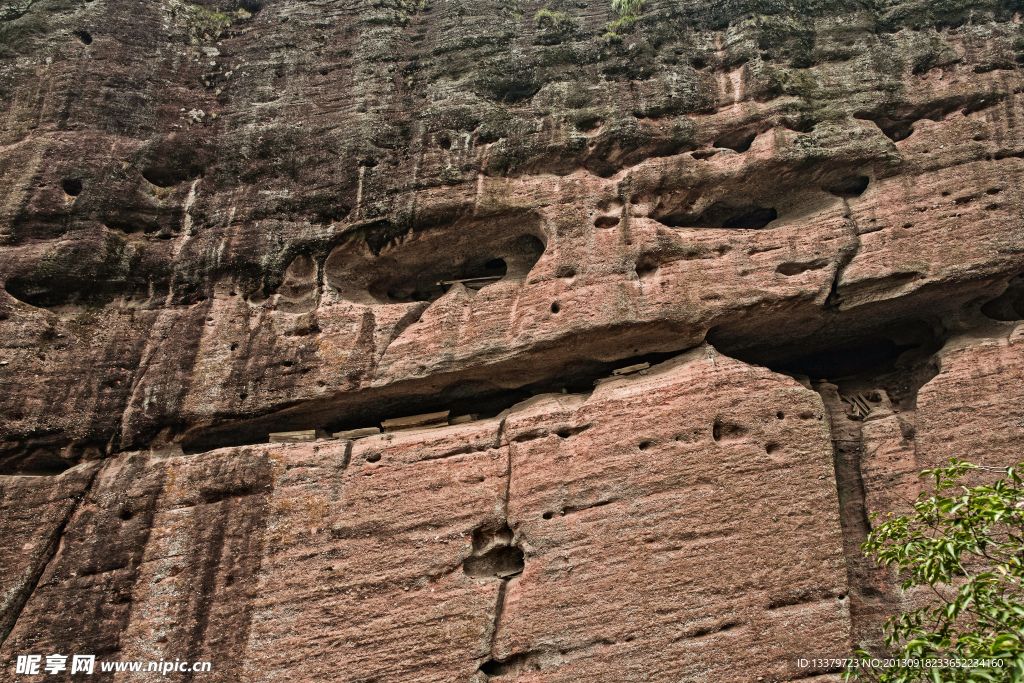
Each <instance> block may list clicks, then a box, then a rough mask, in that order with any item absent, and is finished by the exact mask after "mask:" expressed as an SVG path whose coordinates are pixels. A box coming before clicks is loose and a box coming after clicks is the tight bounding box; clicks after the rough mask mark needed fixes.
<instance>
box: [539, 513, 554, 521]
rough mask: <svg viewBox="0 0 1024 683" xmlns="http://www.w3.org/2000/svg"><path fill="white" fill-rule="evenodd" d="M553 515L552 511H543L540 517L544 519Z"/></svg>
mask: <svg viewBox="0 0 1024 683" xmlns="http://www.w3.org/2000/svg"><path fill="white" fill-rule="evenodd" d="M554 516H555V513H554V512H545V513H544V514H543V515H541V517H543V518H544V519H551V518H552V517H554Z"/></svg>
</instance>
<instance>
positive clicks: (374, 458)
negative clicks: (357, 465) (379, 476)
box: [366, 451, 380, 462]
mask: <svg viewBox="0 0 1024 683" xmlns="http://www.w3.org/2000/svg"><path fill="white" fill-rule="evenodd" d="M379 461H380V453H379V452H378V451H371V452H369V453H367V454H366V462H379Z"/></svg>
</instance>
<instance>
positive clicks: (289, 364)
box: [281, 360, 294, 368]
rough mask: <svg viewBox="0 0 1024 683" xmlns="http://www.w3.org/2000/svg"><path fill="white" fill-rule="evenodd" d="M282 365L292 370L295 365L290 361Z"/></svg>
mask: <svg viewBox="0 0 1024 683" xmlns="http://www.w3.org/2000/svg"><path fill="white" fill-rule="evenodd" d="M281 365H283V366H285V367H286V368H290V367H291V366H292V365H294V363H292V362H291V361H290V360H286V361H285V362H283V363H281Z"/></svg>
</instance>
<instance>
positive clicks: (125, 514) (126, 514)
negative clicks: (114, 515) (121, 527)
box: [118, 508, 132, 521]
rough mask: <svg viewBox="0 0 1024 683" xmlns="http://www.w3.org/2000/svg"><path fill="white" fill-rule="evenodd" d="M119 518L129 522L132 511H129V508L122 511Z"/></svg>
mask: <svg viewBox="0 0 1024 683" xmlns="http://www.w3.org/2000/svg"><path fill="white" fill-rule="evenodd" d="M118 517H120V518H121V519H122V520H124V521H128V520H129V519H131V518H132V511H131V510H128V509H127V508H123V509H122V510H121V513H120V514H119V515H118Z"/></svg>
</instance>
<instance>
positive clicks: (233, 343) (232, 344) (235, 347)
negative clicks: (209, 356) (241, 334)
mask: <svg viewBox="0 0 1024 683" xmlns="http://www.w3.org/2000/svg"><path fill="white" fill-rule="evenodd" d="M237 348H238V342H231V350H232V351H234V350H235V349H237Z"/></svg>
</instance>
